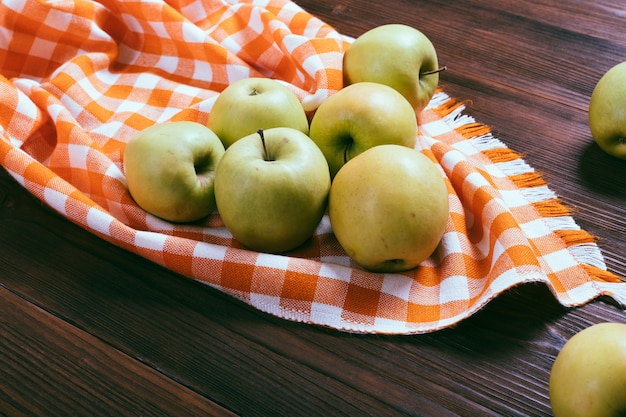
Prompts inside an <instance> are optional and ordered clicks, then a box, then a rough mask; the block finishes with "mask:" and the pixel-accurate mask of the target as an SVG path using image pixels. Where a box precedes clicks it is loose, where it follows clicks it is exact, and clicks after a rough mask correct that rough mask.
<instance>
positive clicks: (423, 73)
mask: <svg viewBox="0 0 626 417" xmlns="http://www.w3.org/2000/svg"><path fill="white" fill-rule="evenodd" d="M447 69H448V67H447V66H446V65H444V66H443V67H440V68H437V69H436V70H432V71H426V72H422V74H421V75H422V76H424V75H431V74H437V73H438V72H442V71H445V70H447Z"/></svg>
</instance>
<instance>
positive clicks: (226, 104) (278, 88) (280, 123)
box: [208, 77, 309, 148]
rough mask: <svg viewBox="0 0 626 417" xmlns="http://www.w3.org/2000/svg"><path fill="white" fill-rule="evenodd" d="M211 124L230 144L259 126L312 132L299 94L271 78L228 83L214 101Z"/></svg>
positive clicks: (219, 135) (225, 144) (227, 145)
mask: <svg viewBox="0 0 626 417" xmlns="http://www.w3.org/2000/svg"><path fill="white" fill-rule="evenodd" d="M208 127H209V128H210V129H211V130H213V132H215V134H216V135H217V136H218V137H219V138H220V139H221V140H222V143H223V144H224V147H225V148H228V147H229V146H230V145H232V144H233V142H235V141H236V140H238V139H241V138H242V137H244V136H248V135H251V134H253V133H255V132H256V131H257V130H259V129H270V128H272V127H291V128H293V129H297V130H299V131H301V132H302V133H304V134H308V133H309V120H308V118H307V116H306V113H305V111H304V108H303V107H302V103H300V101H299V100H298V97H297V96H296V95H295V93H293V92H292V91H291V90H290V89H289V88H287V87H286V86H285V85H283V84H281V83H279V82H278V81H276V80H272V79H269V78H255V77H253V78H244V79H242V80H238V81H235V82H234V83H232V84H230V85H229V86H228V87H226V88H225V89H224V90H223V91H222V92H221V93H220V95H219V96H218V97H217V99H216V100H215V103H213V107H212V108H211V113H210V114H209V121H208Z"/></svg>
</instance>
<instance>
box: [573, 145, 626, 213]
mask: <svg viewBox="0 0 626 417" xmlns="http://www.w3.org/2000/svg"><path fill="white" fill-rule="evenodd" d="M578 168H579V172H580V177H581V179H582V180H583V182H584V184H585V185H587V186H588V187H590V188H592V189H593V190H594V191H596V192H598V193H601V194H603V195H606V196H609V197H615V198H617V199H619V200H624V201H626V160H621V159H619V158H616V157H614V156H611V155H609V154H607V153H606V152H604V151H603V150H602V149H601V148H600V147H599V146H598V144H597V143H595V142H594V141H590V143H589V145H587V147H586V148H585V149H584V151H583V153H582V156H581V158H580V161H579V167H578Z"/></svg>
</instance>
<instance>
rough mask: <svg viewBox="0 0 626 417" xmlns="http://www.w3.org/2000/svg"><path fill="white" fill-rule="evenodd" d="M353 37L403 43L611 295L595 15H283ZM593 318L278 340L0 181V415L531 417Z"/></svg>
mask: <svg viewBox="0 0 626 417" xmlns="http://www.w3.org/2000/svg"><path fill="white" fill-rule="evenodd" d="M297 3H298V4H300V5H301V6H302V7H304V8H305V9H307V10H309V11H310V12H312V13H314V14H315V15H317V16H319V17H320V18H322V19H324V20H325V21H327V22H328V23H330V24H332V25H334V26H336V27H337V28H338V29H339V30H340V31H342V32H343V33H345V34H347V35H351V36H357V35H359V34H360V33H362V32H363V31H365V30H366V29H369V28H371V27H374V26H376V25H379V24H383V23H390V22H399V23H406V24H410V25H413V26H415V27H417V28H419V29H421V30H422V31H423V32H424V33H426V34H427V35H428V36H429V37H430V39H431V40H432V41H433V43H434V45H435V46H436V48H437V50H438V54H439V58H440V62H441V63H442V64H444V65H447V66H448V70H447V71H445V72H444V73H443V74H442V79H441V86H442V87H443V88H444V90H445V91H446V92H447V93H448V94H449V95H451V96H453V97H455V98H458V99H461V100H467V103H468V109H467V111H466V112H467V113H468V114H470V115H472V116H474V117H475V118H476V119H477V120H478V121H481V122H483V123H485V124H487V125H489V126H491V127H492V130H493V132H494V134H495V135H496V136H497V137H498V138H500V139H501V140H502V141H504V142H505V143H506V144H507V145H508V146H509V147H510V148H512V149H513V150H515V151H518V152H520V153H522V154H523V155H524V157H525V159H526V161H527V162H528V163H529V164H530V165H532V166H533V167H534V168H535V169H537V170H538V171H540V172H542V173H543V174H544V176H545V179H546V180H547V181H548V183H549V184H550V187H551V188H552V190H553V191H555V192H556V193H557V194H558V195H560V196H561V197H562V198H563V201H564V202H565V203H566V204H568V205H569V206H570V207H572V208H573V209H574V214H575V217H576V219H577V221H578V223H579V224H580V226H581V227H583V228H584V229H585V230H587V231H589V232H590V233H592V234H594V235H596V236H597V237H598V238H599V244H600V245H601V247H602V250H603V252H604V255H605V258H606V263H607V265H608V267H609V269H610V270H611V271H613V272H615V273H617V274H618V275H620V276H626V255H625V254H626V239H625V238H624V237H625V236H626V162H623V161H619V160H616V159H613V158H611V157H609V156H607V155H605V154H604V153H602V151H600V150H599V148H598V147H597V146H596V145H595V144H594V143H593V141H592V139H591V137H590V134H589V131H588V127H587V121H586V117H587V104H588V100H589V96H590V94H591V91H592V89H593V87H594V85H595V83H596V82H597V80H598V79H599V78H600V76H601V75H602V74H603V73H604V72H605V71H606V70H607V69H609V68H610V67H611V66H613V65H614V64H616V63H618V62H620V61H621V60H626V24H625V23H626V15H625V14H624V9H623V7H622V6H618V5H617V3H618V2H611V1H608V0H602V1H596V2H590V1H582V0H536V1H520V0H516V1H512V0H511V1H509V0H507V1H502V0H498V1H496V0H473V1H472V0H458V1H445V0H439V1H436V0H433V1H415V0H386V1H383V2H380V1H378V0H376V1H373V0H367V1H365V0H342V1H330V0H298V1H297ZM625 314H626V313H624V312H623V311H622V310H621V309H619V308H618V307H616V306H615V305H614V304H613V303H612V302H610V301H609V300H598V301H595V302H592V303H590V304H588V305H586V306H584V307H580V308H577V309H574V310H567V309H565V308H563V307H561V306H560V305H559V304H558V303H557V302H556V301H555V299H554V298H553V297H552V295H551V293H550V292H549V291H548V290H547V289H546V287H545V286H543V285H538V284H537V285H525V286H522V287H518V288H516V289H514V290H512V291H509V292H507V293H506V294H503V295H502V296H500V297H498V298H497V299H495V300H494V301H492V302H491V303H490V304H489V305H488V306H487V307H486V308H485V309H484V310H482V311H481V312H479V313H477V314H476V315H474V316H473V317H471V318H470V319H468V320H466V321H464V322H462V323H461V324H460V325H458V326H456V327H455V328H452V329H448V330H444V331H440V332H436V333H431V334H426V335H418V336H406V337H404V336H394V337H386V336H372V335H369V336H363V335H352V334H347V333H341V332H337V331H333V330H328V329H323V328H318V327H314V326H310V325H304V324H298V323H292V322H288V321H285V320H280V319H276V318H273V317H270V316H268V315H266V314H264V313H260V312H258V311H256V310H254V309H252V308H250V307H248V306H246V305H244V304H242V303H241V302H239V301H236V300H234V299H232V298H231V297H229V296H226V295H223V294H222V293H219V292H217V291H215V290H212V289H210V288H208V287H206V286H203V285H201V284H199V283H196V282H194V281H191V280H189V279H186V278H183V277H181V276H178V275H176V274H174V273H172V272H170V271H167V270H165V269H162V268H160V267H157V266H155V265H154V264H152V263H150V262H148V261H146V260H144V259H142V258H139V257H137V256H134V255H131V254H129V253H128V252H125V251H124V250H122V249H119V248H117V247H114V246H112V245H110V244H107V243H105V242H103V241H102V240H100V239H99V238H97V237H95V236H93V235H91V234H89V233H88V232H86V231H84V230H82V229H80V228H78V227H76V226H74V225H73V224H71V223H70V222H68V221H67V220H65V219H63V218H60V217H59V216H58V215H56V214H55V213H53V212H51V211H50V210H49V209H47V208H46V207H43V206H42V205H41V204H40V203H39V202H38V201H36V200H35V199H34V198H33V197H31V196H30V195H29V194H27V193H26V192H25V191H24V190H23V189H22V188H21V187H20V186H19V185H17V184H16V183H15V182H14V181H13V180H12V179H11V178H10V177H9V176H8V175H7V174H6V172H4V171H3V170H2V174H0V414H5V415H11V416H21V415H29V416H35V415H36V416H101V415H106V416H123V415H132V416H135V415H136V416H139V415H141V416H153V415H154V416H157V415H169V416H179V415H180V416H204V415H245V416H306V415H311V416H321V415H323V416H339V415H346V416H370V415H371V416H394V415H420V416H452V415H462V416H489V415H506V416H545V415H550V414H551V412H550V406H549V399H548V377H549V372H550V367H551V365H552V362H553V360H554V358H555V356H556V355H557V353H558V352H559V349H560V348H561V347H562V346H563V344H564V343H565V341H566V340H567V339H568V338H570V337H571V336H572V335H573V334H575V333H576V332H577V331H579V330H581V329H582V328H584V327H586V326H589V325H591V324H593V323H598V322H602V321H620V322H626V315H625Z"/></svg>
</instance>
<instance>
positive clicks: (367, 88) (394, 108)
mask: <svg viewBox="0 0 626 417" xmlns="http://www.w3.org/2000/svg"><path fill="white" fill-rule="evenodd" d="M310 136H311V139H313V141H314V142H315V143H316V144H317V146H319V148H320V149H321V150H322V153H323V154H324V156H325V157H326V160H327V161H328V166H329V168H330V172H331V176H332V177H334V176H335V174H336V173H337V171H339V169H340V168H341V167H342V166H343V165H344V164H345V163H346V162H347V161H349V160H350V159H352V158H354V157H355V156H356V155H358V154H360V153H361V152H363V151H365V150H367V149H369V148H371V147H373V146H376V145H383V144H396V145H403V146H407V147H410V148H413V147H414V146H415V142H416V140H417V117H416V115H415V111H414V110H413V108H412V107H411V105H410V104H409V102H408V101H407V100H406V99H405V98H404V97H402V95H401V94H400V93H398V92H397V91H396V90H394V89H393V88H391V87H388V86H386V85H383V84H377V83H370V82H361V83H356V84H352V85H350V86H347V87H344V88H342V89H341V90H339V91H338V92H336V93H335V94H333V95H332V96H330V97H328V98H327V99H326V100H325V101H324V102H322V104H321V105H320V106H319V108H318V109H317V111H316V112H315V114H314V115H313V119H312V120H311V131H310Z"/></svg>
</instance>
